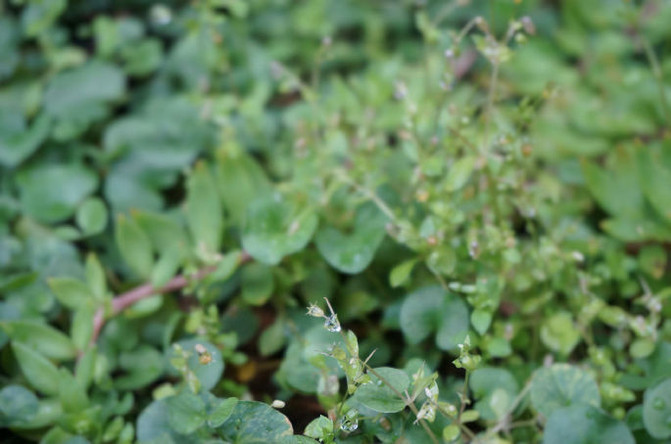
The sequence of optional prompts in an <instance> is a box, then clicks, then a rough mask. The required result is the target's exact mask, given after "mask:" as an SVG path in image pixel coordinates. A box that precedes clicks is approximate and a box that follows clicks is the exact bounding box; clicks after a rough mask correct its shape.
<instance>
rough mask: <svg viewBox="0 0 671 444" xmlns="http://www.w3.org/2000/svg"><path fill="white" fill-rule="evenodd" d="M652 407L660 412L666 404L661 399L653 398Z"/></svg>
mask: <svg viewBox="0 0 671 444" xmlns="http://www.w3.org/2000/svg"><path fill="white" fill-rule="evenodd" d="M652 407H653V408H654V409H655V410H662V409H664V407H666V403H665V402H664V400H663V399H662V398H655V399H653V400H652Z"/></svg>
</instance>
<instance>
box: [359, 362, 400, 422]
mask: <svg viewBox="0 0 671 444" xmlns="http://www.w3.org/2000/svg"><path fill="white" fill-rule="evenodd" d="M374 371H375V372H376V373H377V374H379V375H380V376H381V377H382V379H384V380H385V381H386V382H382V380H381V379H379V378H378V377H377V376H376V375H375V374H374V373H373V372H370V371H369V372H368V374H369V375H370V378H371V381H370V382H369V383H366V384H363V385H361V386H360V387H359V388H358V389H357V391H356V395H355V396H356V399H357V400H358V401H359V402H361V404H363V405H365V406H366V407H368V408H370V409H372V410H375V411H376V412H381V413H395V412H400V411H401V410H403V409H404V408H405V406H406V403H405V400H403V399H401V398H400V397H399V396H398V395H397V394H396V393H394V391H393V390H392V389H391V388H390V387H389V386H388V385H387V383H388V384H390V385H391V386H392V387H393V388H394V389H396V391H397V392H399V393H401V394H403V393H404V392H405V390H406V389H407V388H408V386H409V385H410V378H408V375H407V374H406V373H405V372H404V371H402V370H398V369H395V368H391V367H378V368H376V369H374Z"/></svg>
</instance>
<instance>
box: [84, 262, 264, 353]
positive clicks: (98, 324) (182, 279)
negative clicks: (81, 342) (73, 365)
mask: <svg viewBox="0 0 671 444" xmlns="http://www.w3.org/2000/svg"><path fill="white" fill-rule="evenodd" d="M251 259H252V257H251V256H250V255H249V254H248V253H247V252H244V251H243V252H242V253H241V254H240V264H244V263H246V262H249V261H250V260H251ZM216 269H217V267H216V266H209V267H205V268H202V269H200V270H198V271H197V272H196V273H195V274H194V275H192V276H184V275H183V274H180V275H177V276H175V277H174V278H172V279H170V280H169V281H168V283H167V284H165V285H164V286H162V287H160V288H154V286H153V285H152V284H151V283H148V284H143V285H140V286H139V287H135V288H133V289H132V290H129V291H127V292H125V293H121V294H120V295H118V296H115V297H114V298H113V299H112V310H111V313H110V316H116V315H117V314H119V313H121V312H122V311H124V310H125V309H127V308H128V307H130V306H131V305H133V304H135V303H136V302H138V301H141V300H142V299H146V298H148V297H151V296H154V295H158V294H163V293H170V292H173V291H177V290H181V289H182V288H184V287H186V286H187V285H188V284H189V282H193V281H199V280H201V279H203V278H204V277H206V276H208V275H209V274H211V273H212V272H214V271H215V270H216ZM105 321H106V319H105V309H104V307H100V308H98V310H97V311H96V313H95V315H94V316H93V335H92V336H91V344H95V342H96V341H97V340H98V336H100V331H101V330H102V328H103V326H104V325H105Z"/></svg>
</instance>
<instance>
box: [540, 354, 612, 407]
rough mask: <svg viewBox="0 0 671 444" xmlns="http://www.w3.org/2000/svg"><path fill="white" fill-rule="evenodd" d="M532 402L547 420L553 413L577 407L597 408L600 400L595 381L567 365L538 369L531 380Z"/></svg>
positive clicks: (588, 375) (585, 373)
mask: <svg viewBox="0 0 671 444" xmlns="http://www.w3.org/2000/svg"><path fill="white" fill-rule="evenodd" d="M531 403H532V404H533V406H534V408H535V409H536V410H538V411H539V412H540V413H542V414H543V415H545V416H546V417H549V416H550V415H551V414H552V412H554V411H555V410H557V409H559V408H562V407H567V406H573V405H578V404H585V405H592V406H595V407H599V406H600V405H601V397H600V396H599V387H598V386H597V384H596V381H595V380H594V378H593V377H592V376H591V375H590V374H589V373H587V372H585V371H583V370H581V369H579V368H577V367H573V366H571V365H568V364H554V365H553V366H552V367H546V368H542V369H540V370H537V371H536V373H535V374H534V377H533V380H532V381H531Z"/></svg>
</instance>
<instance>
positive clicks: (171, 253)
mask: <svg viewBox="0 0 671 444" xmlns="http://www.w3.org/2000/svg"><path fill="white" fill-rule="evenodd" d="M181 263H182V257H181V254H180V251H179V250H177V249H175V250H165V251H164V252H162V253H161V255H160V256H159V258H158V261H156V264H155V265H154V269H153V270H152V272H151V284H152V286H153V287H154V288H161V287H163V286H164V285H165V284H167V283H168V281H169V280H170V279H172V278H173V277H174V276H175V274H176V273H177V270H178V269H179V267H180V266H181Z"/></svg>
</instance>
